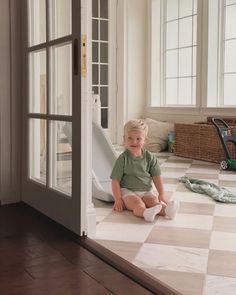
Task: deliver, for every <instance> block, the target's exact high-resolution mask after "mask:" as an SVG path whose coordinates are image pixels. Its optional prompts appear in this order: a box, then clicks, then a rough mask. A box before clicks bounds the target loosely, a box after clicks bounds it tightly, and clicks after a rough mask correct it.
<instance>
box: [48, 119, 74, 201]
mask: <svg viewBox="0 0 236 295" xmlns="http://www.w3.org/2000/svg"><path fill="white" fill-rule="evenodd" d="M50 138H51V144H50V146H51V151H50V158H51V165H50V167H51V173H50V175H51V181H50V186H51V187H52V188H54V189H56V190H59V191H61V192H64V193H66V194H67V195H69V196H71V189H72V145H71V143H72V124H71V122H62V121H51V137H50Z"/></svg>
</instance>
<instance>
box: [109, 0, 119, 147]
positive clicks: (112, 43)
mask: <svg viewBox="0 0 236 295" xmlns="http://www.w3.org/2000/svg"><path fill="white" fill-rule="evenodd" d="M116 9H117V0H110V1H109V10H108V11H109V38H108V40H109V43H108V44H109V50H108V52H109V60H108V65H109V81H108V85H109V86H108V87H109V88H108V89H109V92H108V130H107V132H108V134H109V137H110V139H111V141H112V142H113V143H116V131H117V128H116V124H117V123H116V121H117V118H116V107H117V98H116V94H117V91H116V68H117V64H116V62H117V60H116V48H117V44H116V42H117V38H116V25H117V22H116Z"/></svg>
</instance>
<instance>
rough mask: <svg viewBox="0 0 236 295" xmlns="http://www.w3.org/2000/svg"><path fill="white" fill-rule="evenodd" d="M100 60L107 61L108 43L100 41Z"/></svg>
mask: <svg viewBox="0 0 236 295" xmlns="http://www.w3.org/2000/svg"><path fill="white" fill-rule="evenodd" d="M100 62H103V63H107V62H108V43H100Z"/></svg>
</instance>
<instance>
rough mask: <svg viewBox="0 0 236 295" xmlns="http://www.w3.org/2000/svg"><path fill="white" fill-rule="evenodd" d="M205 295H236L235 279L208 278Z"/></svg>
mask: <svg viewBox="0 0 236 295" xmlns="http://www.w3.org/2000/svg"><path fill="white" fill-rule="evenodd" d="M203 294H204V295H235V294H236V280H235V278H228V277H220V276H207V277H206V285H205V290H204V293H203Z"/></svg>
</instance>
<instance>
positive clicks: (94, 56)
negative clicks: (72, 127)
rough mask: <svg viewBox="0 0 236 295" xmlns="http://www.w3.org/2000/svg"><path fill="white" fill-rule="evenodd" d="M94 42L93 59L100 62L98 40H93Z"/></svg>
mask: <svg viewBox="0 0 236 295" xmlns="http://www.w3.org/2000/svg"><path fill="white" fill-rule="evenodd" d="M92 44H93V53H92V54H93V55H92V61H93V62H98V42H92Z"/></svg>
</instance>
